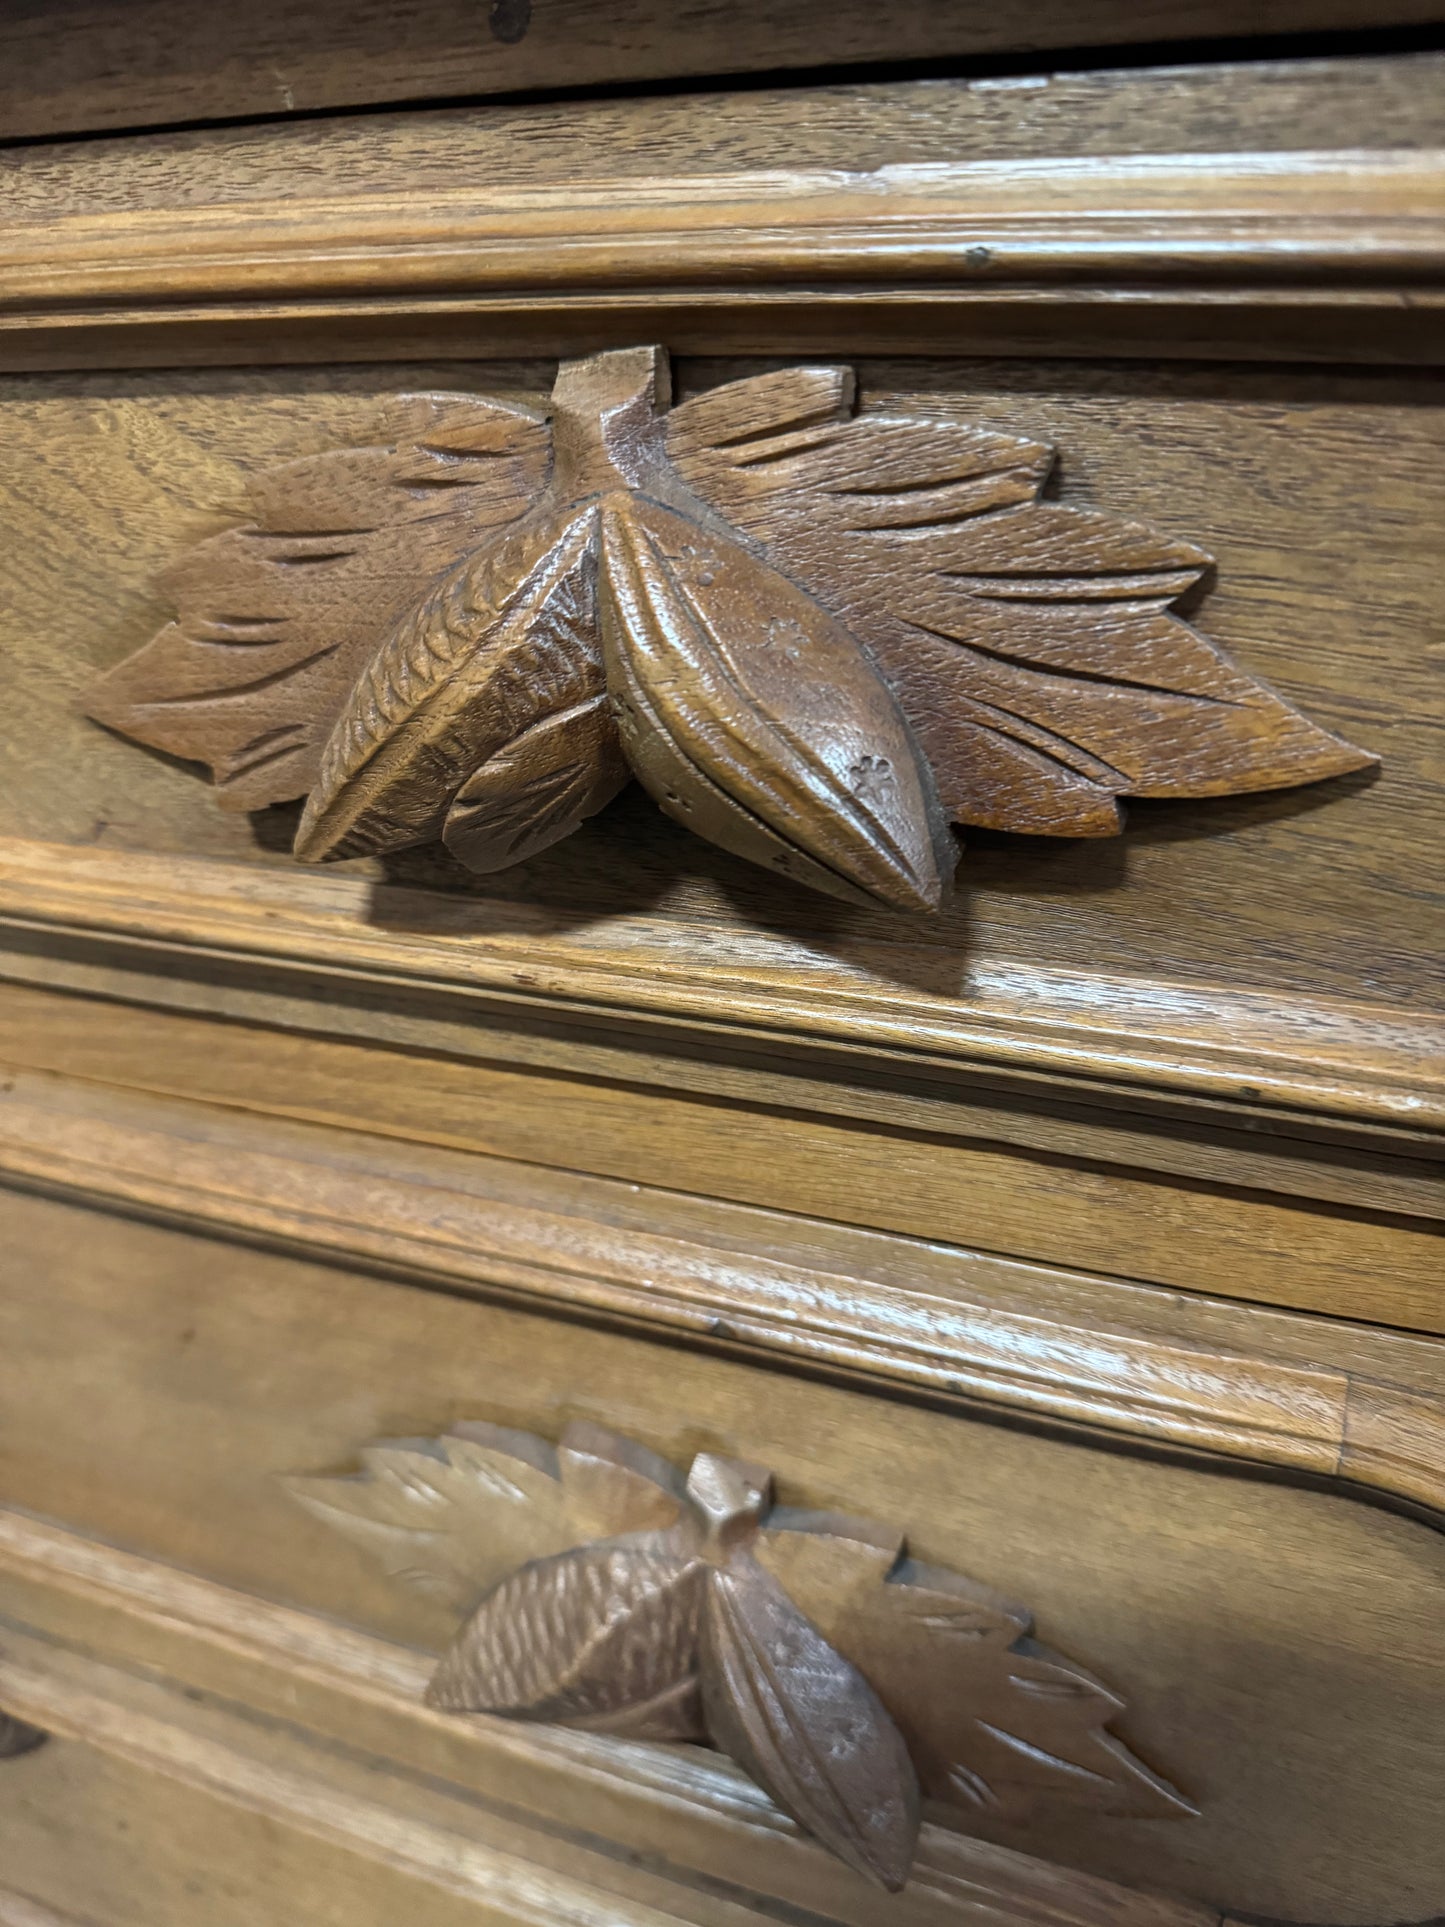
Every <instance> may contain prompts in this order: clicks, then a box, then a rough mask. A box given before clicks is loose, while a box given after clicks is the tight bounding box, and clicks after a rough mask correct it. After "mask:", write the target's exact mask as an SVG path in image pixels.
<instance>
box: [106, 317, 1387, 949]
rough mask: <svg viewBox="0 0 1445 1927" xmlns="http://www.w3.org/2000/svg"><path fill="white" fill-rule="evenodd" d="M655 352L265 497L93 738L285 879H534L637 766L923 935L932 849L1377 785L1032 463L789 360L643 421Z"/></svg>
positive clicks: (1041, 460)
mask: <svg viewBox="0 0 1445 1927" xmlns="http://www.w3.org/2000/svg"><path fill="white" fill-rule="evenodd" d="M668 388H669V376H668V362H667V357H666V355H665V354H664V353H663V351H662V350H661V349H657V348H638V349H626V350H623V351H620V352H618V353H613V354H603V355H597V356H593V357H592V358H591V359H589V360H585V361H573V362H564V363H563V365H562V368H561V370H560V372H559V374H558V377H557V383H556V387H555V389H554V391H553V397H552V408H551V411H550V414H548V413H547V412H544V411H541V410H537V409H533V408H528V407H524V406H520V405H518V404H516V403H513V402H507V401H501V400H492V399H488V398H486V397H484V396H476V395H404V396H401V397H399V398H398V399H397V400H396V401H395V403H394V404H393V405H392V408H391V419H390V425H389V427H388V429H387V439H386V441H385V443H384V444H382V445H378V446H376V447H369V448H358V449H347V450H344V451H342V452H340V453H336V454H331V455H322V456H316V457H312V458H308V459H306V460H302V461H295V462H290V463H288V464H286V465H285V466H283V467H280V468H275V469H271V470H269V471H268V472H266V473H264V474H262V475H260V476H259V477H258V478H257V479H256V482H255V484H254V487H253V505H254V520H253V521H252V522H251V523H250V524H249V525H248V526H246V527H244V528H237V529H232V530H230V531H228V532H227V533H226V534H223V535H220V536H217V537H215V538H213V539H212V540H210V541H208V542H204V543H202V544H200V545H199V546H198V547H197V548H196V549H195V550H194V551H192V553H191V554H190V555H189V556H188V557H187V558H186V559H185V560H184V561H183V562H182V563H181V564H180V565H179V566H178V567H177V568H175V569H173V570H172V571H171V572H170V574H169V575H168V577H167V578H166V581H165V587H166V590H167V592H168V594H169V595H170V596H171V597H172V598H173V599H174V601H175V603H176V605H177V608H178V615H177V619H176V621H175V622H173V623H171V624H169V625H168V626H167V627H166V628H165V629H163V630H162V631H161V632H160V634H159V635H158V636H156V637H155V639H154V640H153V641H152V642H151V643H150V644H149V645H148V646H147V647H146V648H144V649H142V650H140V651H139V652H138V653H137V654H136V655H135V656H133V657H131V658H130V659H129V660H128V661H126V662H123V663H121V664H120V665H119V667H118V668H116V669H114V670H112V671H111V672H110V674H109V675H107V676H106V677H104V678H103V679H102V681H101V682H100V684H99V686H98V687H97V688H96V689H95V691H94V692H93V694H92V697H91V700H90V714H91V715H92V716H94V717H95V718H97V719H98V720H99V721H101V722H103V723H106V724H109V725H110V726H111V727H113V728H115V729H119V730H123V731H125V732H126V733H127V734H129V735H131V736H134V737H137V738H138V739H139V740H140V741H142V742H145V743H149V744H151V745H153V746H154V747H156V748H158V749H163V750H168V751H170V752H171V753H173V754H175V755H178V756H184V757H191V758H195V759H198V760H200V761H203V762H207V763H209V764H210V765H211V767H212V770H213V772H214V775H215V780H216V783H217V786H218V788H219V790H220V793H221V801H222V803H223V804H225V805H227V806H229V807H231V808H234V809H243V810H250V809H257V808H260V807H262V806H264V805H267V804H271V803H277V802H284V801H288V800H291V799H294V798H298V797H303V796H304V797H305V798H306V806H305V812H304V814H303V816H302V819H301V825H300V829H299V831H298V834H297V837H296V845H295V848H296V854H297V856H299V857H301V858H302V859H303V860H304V861H307V862H320V861H324V860H327V859H330V858H335V857H350V856H361V855H368V854H378V853H383V852H387V851H393V850H400V849H405V848H407V847H409V846H411V845H414V844H420V843H425V842H428V841H430V840H432V839H434V838H437V837H440V838H441V839H442V840H443V841H444V842H445V843H446V845H447V846H448V848H449V849H450V850H451V851H452V852H453V853H454V854H455V855H456V856H457V857H458V858H460V860H461V861H462V862H463V863H464V864H466V865H467V866H469V867H470V868H471V869H473V870H478V871H490V870H498V869H502V868H505V867H506V866H508V865H510V864H514V863H518V862H521V861H523V860H524V859H525V858H527V857H530V856H533V855H535V854H536V853H537V852H538V851H539V850H542V849H545V848H546V847H547V845H548V844H551V843H554V842H556V841H557V840H558V839H559V838H561V837H564V836H566V835H568V834H569V832H571V831H572V830H574V829H575V828H576V827H577V826H578V824H579V823H581V822H582V820H583V819H584V818H585V817H588V816H590V815H592V814H593V813H594V812H595V811H597V810H600V809H601V808H602V807H603V805H604V804H605V803H607V802H608V801H609V800H610V799H611V798H612V797H613V796H614V795H615V794H616V793H617V791H618V790H619V789H620V788H621V787H622V785H623V784H624V783H625V782H626V781H627V779H628V776H629V774H631V775H635V776H636V777H637V778H638V779H639V780H640V782H641V783H642V784H643V786H644V787H645V788H646V789H647V790H648V791H649V793H650V794H651V795H652V796H653V797H655V798H656V800H657V801H658V803H660V805H661V806H662V808H663V809H664V810H665V811H666V812H667V813H668V815H669V816H672V817H674V818H676V820H677V821H678V822H680V823H684V824H686V825H687V826H688V827H689V828H690V829H693V830H695V831H697V833H698V834H699V835H701V836H704V837H706V838H708V839H709V841H711V842H713V843H717V844H720V845H721V846H722V847H723V848H725V849H728V850H731V851H734V852H735V853H736V854H738V855H740V856H744V857H748V858H751V859H752V860H753V861H754V862H758V863H762V864H764V865H766V866H767V867H768V868H770V869H773V870H777V871H781V872H782V873H783V874H784V875H786V876H788V877H791V878H792V879H794V880H795V881H797V882H799V883H806V884H810V885H812V886H814V887H816V888H818V889H821V890H826V891H828V892H830V893H831V894H833V895H837V896H843V897H846V898H852V899H855V900H856V899H860V898H861V899H865V900H868V901H871V902H878V903H884V904H888V905H892V906H893V907H895V908H898V909H903V910H915V911H917V910H924V911H926V910H933V909H936V908H937V907H938V906H939V904H940V903H941V901H942V900H943V898H944V896H945V895H946V893H947V890H948V887H949V883H950V880H951V877H952V873H953V869H954V865H955V863H956V860H957V844H956V841H955V838H954V836H953V834H952V832H951V831H950V828H949V824H950V821H951V822H954V823H960V824H980V825H986V826H988V827H991V828H994V829H1002V830H1018V831H1032V832H1038V833H1045V834H1048V835H1053V836H1110V835H1113V834H1114V833H1115V832H1116V831H1117V830H1118V829H1119V827H1120V823H1121V817H1120V811H1119V803H1118V799H1119V798H1120V797H1121V796H1166V797H1186V796H1219V795H1224V794H1228V793H1231V792H1234V791H1239V790H1254V789H1275V788H1282V787H1285V786H1288V785H1291V784H1297V783H1307V782H1312V781H1314V780H1316V779H1318V778H1321V777H1327V776H1337V775H1340V774H1342V773H1343V772H1345V771H1349V770H1357V769H1360V768H1362V767H1364V766H1366V765H1367V764H1370V763H1372V762H1373V761H1374V760H1375V759H1374V758H1373V757H1372V756H1370V755H1368V754H1367V753H1365V752H1363V751H1361V750H1357V749H1354V748H1352V747H1351V746H1350V745H1349V744H1348V743H1346V742H1343V741H1342V740H1341V739H1340V738H1339V737H1336V736H1332V735H1329V734H1328V733H1327V732H1326V731H1324V730H1322V729H1319V728H1317V727H1316V726H1315V725H1314V724H1313V723H1311V722H1309V721H1308V720H1307V719H1306V718H1305V717H1304V716H1302V715H1301V714H1300V713H1299V712H1298V711H1297V710H1296V709H1294V708H1292V707H1291V706H1290V705H1289V704H1288V703H1287V702H1285V701H1284V700H1283V699H1282V698H1281V697H1279V696H1277V695H1275V694H1274V693H1273V692H1272V691H1271V690H1269V689H1267V688H1266V687H1265V686H1264V685H1263V684H1261V683H1259V682H1257V681H1256V680H1255V679H1254V678H1253V677H1252V676H1250V675H1247V674H1246V673H1245V672H1244V671H1243V670H1242V669H1240V668H1238V667H1237V666H1236V665H1234V664H1233V663H1232V662H1231V661H1230V660H1229V658H1228V657H1227V656H1225V655H1224V654H1223V652H1222V651H1221V650H1219V649H1218V648H1216V647H1215V645H1214V644H1213V643H1211V642H1208V641H1207V640H1206V639H1205V638H1204V637H1203V636H1201V635H1200V634H1199V633H1198V632H1197V631H1196V630H1194V629H1192V628H1190V627H1189V626H1188V625H1187V624H1186V623H1185V622H1183V621H1181V620H1180V619H1179V617H1178V616H1177V615H1175V614H1174V613H1173V609H1174V605H1175V604H1176V602H1177V601H1178V600H1179V598H1180V597H1182V596H1185V595H1186V594H1187V593H1189V592H1190V591H1192V590H1194V589H1195V587H1196V585H1197V584H1198V583H1199V582H1200V579H1201V577H1202V575H1203V574H1204V572H1205V570H1206V569H1207V568H1208V567H1209V566H1210V559H1209V557H1208V556H1207V555H1205V554H1204V552H1203V551H1202V550H1200V549H1197V548H1194V547H1192V546H1191V545H1190V544H1189V543H1187V542H1181V541H1178V540H1176V539H1175V538H1173V537H1171V536H1164V535H1161V534H1159V533H1157V532H1156V531H1154V530H1152V529H1149V528H1146V527H1144V526H1143V525H1141V524H1139V523H1134V522H1120V521H1115V520H1114V519H1112V518H1111V517H1108V516H1105V515H1100V514H1095V513H1092V512H1089V511H1085V510H1080V509H1066V508H1061V507H1058V506H1057V505H1056V504H1054V503H1051V502H1044V501H1041V500H1040V499H1039V495H1040V490H1041V488H1042V486H1043V484H1044V482H1045V480H1046V478H1047V476H1048V474H1049V471H1050V469H1051V467H1052V465H1053V451H1052V450H1051V449H1049V448H1048V447H1046V446H1044V445H1043V444H1041V443H1039V442H1032V441H1024V440H1021V439H1019V438H1018V437H1015V436H1011V435H1002V434H997V433H995V432H994V431H993V430H991V429H984V428H979V427H976V426H972V425H970V424H969V423H967V422H963V421H959V420H956V419H954V417H953V416H952V415H951V414H950V413H948V412H947V405H946V404H945V403H925V402H918V403H912V402H910V403H907V404H904V403H898V402H890V403H889V404H888V406H887V407H886V408H882V409H878V410H874V409H871V408H864V409H862V410H858V409H857V408H856V407H855V400H854V393H853V380H852V375H851V372H850V370H848V369H846V368H838V367H807V368H793V369H785V370H782V371H780V372H778V373H774V374H766V375H758V376H754V377H751V378H750V379H748V380H745V381H739V382H734V383H732V384H731V385H729V386H726V387H722V388H717V389H714V390H712V391H711V392H709V393H706V394H703V395H700V396H698V397H696V398H695V399H693V400H691V401H687V402H684V403H683V404H682V405H681V406H680V407H677V408H674V409H671V410H670V411H669V409H668Z"/></svg>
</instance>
